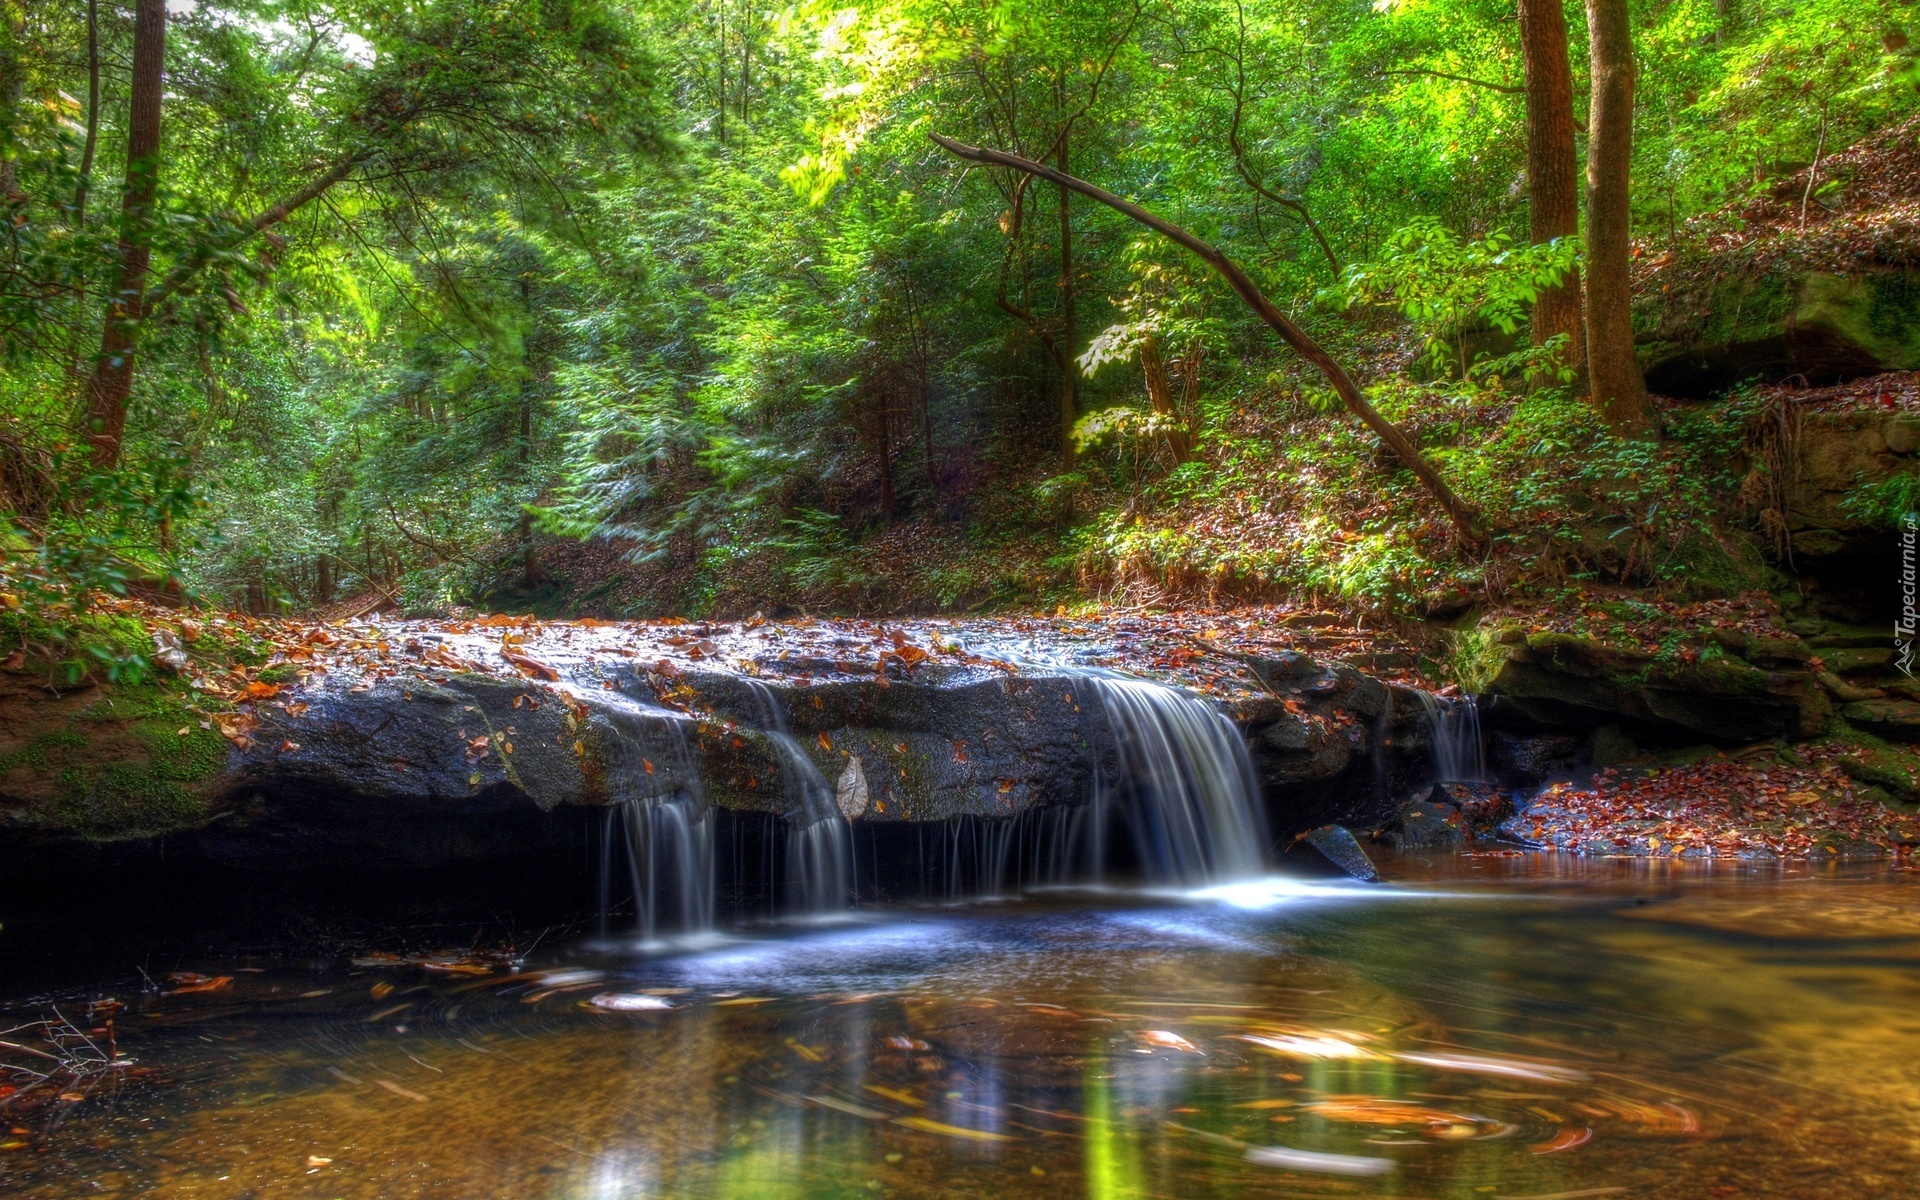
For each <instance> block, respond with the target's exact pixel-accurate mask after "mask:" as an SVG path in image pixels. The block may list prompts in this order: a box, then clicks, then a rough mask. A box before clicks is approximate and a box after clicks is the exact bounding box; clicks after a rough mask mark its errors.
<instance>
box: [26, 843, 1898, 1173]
mask: <svg viewBox="0 0 1920 1200" xmlns="http://www.w3.org/2000/svg"><path fill="white" fill-rule="evenodd" d="M1386 873H1387V874H1388V875H1389V877H1390V882H1389V883H1388V884H1386V885H1385V886H1376V887H1364V886H1361V885H1356V884H1349V883H1331V882H1312V881H1303V880H1298V879H1285V878H1277V877H1270V876H1269V877H1260V878H1256V879H1252V880H1247V881H1243V882H1241V883H1238V884H1235V885H1229V886H1223V887H1218V888H1215V889H1211V890H1208V889H1201V890H1186V891H1181V890H1106V891H1088V892H1053V893H1045V894H1041V895H1036V896H1030V897H1028V898H1026V899H1023V900H1017V901H1015V900H1008V901H1003V902H998V903H990V902H977V903H972V904H965V905H955V906H934V905H928V906H902V907H892V908H882V909H878V910H874V911H868V912H863V913H861V914H860V915H859V916H858V918H848V919H845V920H842V921H839V922H835V923H829V924H806V925H799V926H791V925H789V926H766V927H759V928H754V929H747V930H742V931H739V932H737V933H735V934H732V935H729V936H727V937H725V938H716V939H713V940H712V941H711V942H709V943H707V944H705V945H703V946H701V947H698V948H689V949H684V950H680V951H676V952H670V953H665V954H657V955H654V956H650V957H641V956H636V955H634V954H632V953H629V952H623V951H619V950H610V949H609V948H608V947H607V946H605V945H603V944H600V943H598V942H596V941H595V939H592V938H588V939H585V940H584V941H581V942H575V943H573V944H567V945H547V946H543V947H540V948H539V949H538V950H536V951H535V952H534V953H533V954H531V955H529V956H528V957H526V958H525V960H524V961H518V962H513V963H507V962H504V961H490V960H488V959H486V958H484V957H458V956H456V957H444V958H439V959H430V958H417V957H416V958H414V959H412V960H407V959H403V958H401V957H397V956H380V955H359V956H355V957H351V958H348V957H341V958H330V957H327V956H324V955H309V956H296V957H245V956H239V957H231V956H229V957H193V956H190V955H189V956H183V957H180V958H178V959H177V960H170V961H168V962H165V963H161V962H158V961H154V962H149V963H148V964H146V969H147V974H148V975H149V976H151V977H152V978H153V979H156V980H165V979H166V978H167V972H173V975H172V982H163V983H162V984H161V985H160V987H159V988H158V989H157V990H156V989H155V988H151V987H147V986H145V985H144V983H143V980H142V978H141V977H140V976H139V975H137V974H133V973H131V972H126V973H122V974H120V975H119V976H118V977H117V978H114V979H112V980H110V981H109V980H103V979H101V978H98V977H82V976H81V975H79V974H74V975H72V976H70V977H68V978H66V979H64V980H62V981H61V985H60V986H54V987H49V988H47V989H44V990H43V991H42V992H41V993H40V994H38V995H36V996H33V997H25V996H14V997H11V998H10V999H11V1000H12V1001H13V1004H12V1010H13V1012H14V1013H15V1014H16V1019H18V1016H17V1015H18V1014H23V1013H27V1012H30V1011H31V1012H36V1013H45V1012H52V1011H56V1010H57V1011H58V1012H59V1013H60V1014H62V1015H63V1016H64V1017H67V1018H71V1019H75V1020H79V1021H81V1023H82V1024H85V1025H90V1026H91V1034H90V1039H91V1040H90V1042H89V1043H88V1044H87V1045H86V1046H82V1045H81V1044H80V1043H78V1042H74V1043H73V1045H74V1047H75V1050H74V1054H75V1056H76V1059H78V1058H84V1057H85V1056H87V1055H88V1054H91V1053H93V1052H95V1051H98V1052H100V1053H106V1052H107V1051H108V1048H109V1045H110V1046H111V1051H112V1053H113V1054H114V1055H116V1056H117V1058H116V1060H115V1065H113V1066H111V1067H106V1066H98V1067H96V1068H94V1069H90V1070H84V1071H81V1072H79V1073H78V1074H76V1076H75V1077H74V1078H75V1080H76V1082H74V1083H73V1085H72V1086H73V1087H74V1089H75V1090H74V1091H72V1092H69V1093H67V1094H66V1095H63V1096H62V1097H61V1099H60V1101H58V1102H55V1103H53V1104H51V1105H50V1106H48V1107H46V1108H44V1109H42V1110H41V1111H40V1112H39V1113H38V1115H36V1116H33V1117H25V1116H19V1117H16V1120H17V1122H18V1123H17V1124H15V1125H14V1126H13V1127H12V1130H11V1133H10V1135H9V1140H7V1141H6V1142H5V1143H4V1144H0V1189H4V1190H5V1191H6V1192H7V1194H9V1195H14V1196H20V1197H34V1198H52V1197H78V1196H94V1195H102V1194H108V1195H117V1194H129V1195H130V1194H152V1195H164V1196H178V1197H200V1196H205V1197H222V1198H228V1197H252V1196H312V1197H342V1198H344V1197H454V1196H474V1195H501V1196H507V1195H511V1196H526V1197H583V1198H584V1197H641V1196H654V1195H725V1196H733V1197H762V1196H764V1197H855V1196H859V1197H867V1196H875V1197H933V1196H1008V1197H1013V1196H1020V1197H1027V1196H1031V1197H1036V1198H1037V1197H1057V1196H1068V1195H1085V1196H1088V1197H1093V1198H1097V1200H1110V1198H1117V1197H1148V1196H1166V1197H1173V1196H1179V1197H1196V1196H1289V1197H1292V1196H1314V1197H1318V1196H1356V1197H1372V1196H1379V1197H1387V1196H1394V1197H1436V1198H1437V1197H1449V1198H1458V1200H1477V1198H1478V1197H1483V1196H1490V1197H1535V1198H1538V1197H1562V1198H1571V1197H1585V1196H1596V1197H1597V1196H1607V1195H1619V1196H1675V1197H1678V1196H1687V1197H1703V1196H1747V1197H1766V1196H1810V1195H1828V1196H1867V1195H1891V1194H1894V1192H1895V1191H1898V1190H1899V1189H1900V1188H1901V1187H1902V1186H1904V1184H1903V1182H1902V1181H1904V1180H1907V1179H1910V1178H1911V1177H1912V1172H1913V1170H1914V1168H1915V1167H1916V1166H1920V1150H1916V1146H1915V1143H1914V1140H1913V1135H1912V1129H1913V1122H1914V1119H1915V1117H1916V1115H1917V1114H1916V1112H1915V1099H1914V1097H1915V1095H1916V1094H1917V1093H1916V1084H1920V1079H1916V1073H1917V1072H1920V1068H1917V1067H1916V1066H1915V1064H1916V1063H1920V1023H1916V1021H1915V1018H1914V1016H1913V1013H1912V1009H1911V1003H1910V1001H1911V976H1912V971H1913V967H1914V964H1915V962H1916V960H1917V959H1920V925H1917V924H1916V922H1915V919H1914V906H1913V903H1912V881H1911V879H1910V877H1908V876H1907V875H1905V874H1904V873H1902V872H1901V871H1899V870H1897V869H1895V868H1891V867H1888V866H1871V867H1868V866H1862V867H1855V868H1846V869H1838V868H1831V867H1809V866H1799V865H1773V864H1767V865H1755V864H1718V865H1704V864H1684V863H1674V862H1653V863H1648V862H1624V861H1579V860H1573V859H1567V858H1558V859H1540V858H1526V859H1521V858H1515V857H1500V856H1463V857H1449V858H1445V859H1441V860H1425V859H1419V858H1412V857H1405V858H1400V859H1395V860H1391V861H1389V862H1388V864H1387V866H1386ZM76 970H77V969H76ZM189 972H190V973H189ZM57 973H58V970H57V968H56V974H57ZM107 996H112V997H116V998H117V1000H115V1001H113V1002H107V1001H105V1000H104V999H103V997H107ZM89 1002H92V1003H93V1005H94V1007H93V1008H92V1010H91V1014H92V1015H91V1016H90V1017H88V1018H82V1016H81V1014H82V1013H83V1012H86V1011H88V1009H87V1006H88V1004H89ZM76 1032H78V1030H76ZM12 1036H15V1037H18V1036H20V1035H19V1034H18V1033H16V1034H14V1035H12ZM109 1037H110V1038H111V1042H110V1043H109V1041H108V1039H109Z"/></svg>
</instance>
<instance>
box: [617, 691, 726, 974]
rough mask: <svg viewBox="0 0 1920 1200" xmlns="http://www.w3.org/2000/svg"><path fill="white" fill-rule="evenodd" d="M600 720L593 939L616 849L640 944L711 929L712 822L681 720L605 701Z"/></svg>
mask: <svg viewBox="0 0 1920 1200" xmlns="http://www.w3.org/2000/svg"><path fill="white" fill-rule="evenodd" d="M600 716H601V718H602V719H603V720H604V721H605V722H606V725H607V729H608V732H609V734H610V735H611V736H609V737H608V738H606V739H604V742H603V746H604V751H603V758H604V761H605V763H606V768H607V786H608V788H609V789H610V790H611V791H612V792H613V796H612V799H611V802H610V803H609V804H608V805H607V816H606V826H605V830H604V836H603V838H602V841H601V851H600V853H601V858H600V925H601V930H600V931H601V933H602V934H603V935H605V934H606V933H607V932H608V929H607V926H608V924H609V914H610V912H611V909H612V901H613V896H612V892H613V880H614V876H615V870H616V867H615V864H614V853H615V850H616V847H617V848H618V849H620V850H623V851H624V852H625V855H626V867H627V871H626V874H627V884H628V887H629V890H630V895H631V897H632V900H633V908H634V932H636V933H638V934H639V935H640V937H641V939H642V940H644V941H652V940H653V939H654V938H656V937H657V936H659V935H660V934H661V933H662V932H663V931H669V930H670V931H672V932H677V933H703V932H706V931H708V930H710V929H712V928H713V894H714V862H713V815H712V812H711V811H710V810H709V809H708V807H707V803H706V797H705V795H704V793H703V791H702V789H701V786H700V772H699V763H698V762H697V760H696V759H695V758H694V756H693V753H692V750H691V748H690V747H689V746H688V745H687V742H686V732H685V729H684V728H683V725H682V721H681V720H680V718H679V717H678V716H677V714H674V713H670V712H667V711H666V710H664V709H657V708H653V707H651V706H648V705H642V704H638V703H635V702H633V701H630V700H629V701H625V702H623V703H622V702H613V701H612V700H611V698H609V702H608V703H607V704H605V705H604V706H603V707H602V708H601V710H600ZM656 759H658V762H657V763H656V762H655V760H656ZM662 768H664V769H662Z"/></svg>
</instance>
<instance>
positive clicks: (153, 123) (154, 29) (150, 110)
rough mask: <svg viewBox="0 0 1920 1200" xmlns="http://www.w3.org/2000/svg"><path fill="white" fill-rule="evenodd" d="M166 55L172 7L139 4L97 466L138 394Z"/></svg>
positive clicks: (90, 388) (98, 383) (100, 365)
mask: <svg viewBox="0 0 1920 1200" xmlns="http://www.w3.org/2000/svg"><path fill="white" fill-rule="evenodd" d="M166 50H167V0H136V5H135V8H134V16H133V90H132V101H131V104H130V108H129V112H128V116H127V178H126V195H125V198H124V200H123V202H122V204H121V210H120V248H119V257H120V273H119V278H117V279H116V280H115V281H114V287H113V296H112V298H111V299H110V300H109V301H108V304H107V321H106V326H105V328H103V329H102V330H101V332H100V359H99V361H98V362H96V363H95V364H94V366H93V377H92V378H91V379H90V380H88V382H87V411H86V424H85V428H84V429H83V430H82V433H83V434H84V436H85V437H86V439H87V441H88V443H90V444H91V446H92V448H93V452H92V459H93V465H94V466H95V467H96V468H100V469H111V468H113V467H116V466H118V465H119V463H120V442H121V439H122V438H123V437H124V436H125V434H126V428H127V400H128V398H129V397H130V396H132V395H133V361H134V346H135V343H136V342H137V341H138V339H139V332H140V318H141V315H142V312H143V304H144V301H145V297H146V290H147V274H148V271H149V269H150V268H151V266H152V261H153V249H152V241H153V219H154V212H153V207H154V202H155V199H156V197H157V195H158V193H159V186H160V97H161V74H162V69H163V67H164V65H165V62H166Z"/></svg>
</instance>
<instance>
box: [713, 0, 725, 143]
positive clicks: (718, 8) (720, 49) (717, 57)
mask: <svg viewBox="0 0 1920 1200" xmlns="http://www.w3.org/2000/svg"><path fill="white" fill-rule="evenodd" d="M714 12H715V13H716V14H718V16H719V20H720V40H719V41H718V42H716V43H715V44H714V55H713V59H714V65H715V66H716V67H717V68H718V69H719V71H720V105H719V121H720V125H719V133H720V144H721V145H722V146H724V145H726V144H727V0H717V3H715V5H714Z"/></svg>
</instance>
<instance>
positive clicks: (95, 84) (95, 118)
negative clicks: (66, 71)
mask: <svg viewBox="0 0 1920 1200" xmlns="http://www.w3.org/2000/svg"><path fill="white" fill-rule="evenodd" d="M99 145H100V0H87V132H86V140H85V141H83V142H82V143H81V146H80V182H79V183H77V184H75V185H74V189H73V220H72V222H71V223H70V225H69V228H71V229H72V230H73V232H74V233H75V234H76V235H79V236H82V237H84V236H85V235H86V231H87V192H88V190H89V189H90V188H91V187H92V186H93V156H94V152H95V150H96V149H98V147H99ZM81 261H82V262H83V263H84V262H85V260H84V259H82V260H81ZM86 311H87V277H86V275H85V274H84V273H81V274H78V275H76V276H75V278H74V281H73V319H72V320H71V321H70V322H68V326H69V328H68V330H67V381H68V386H70V387H78V386H79V384H80V367H81V363H82V362H83V361H84V360H85V358H86V344H87V319H86Z"/></svg>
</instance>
